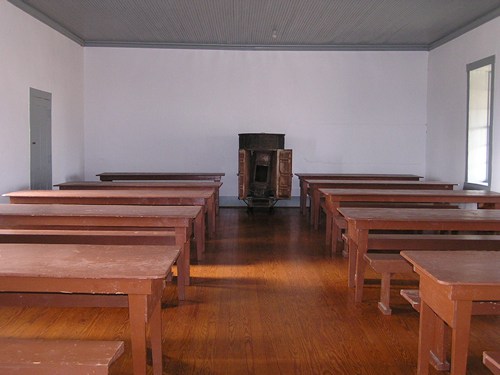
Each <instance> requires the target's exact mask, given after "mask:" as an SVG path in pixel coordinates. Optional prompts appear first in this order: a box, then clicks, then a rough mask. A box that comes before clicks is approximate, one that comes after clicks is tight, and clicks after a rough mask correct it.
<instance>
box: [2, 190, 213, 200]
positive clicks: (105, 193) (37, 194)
mask: <svg viewBox="0 0 500 375" xmlns="http://www.w3.org/2000/svg"><path fill="white" fill-rule="evenodd" d="M213 195H214V191H213V189H209V188H206V189H187V188H186V189H182V190H139V189H137V190H136V189H134V190H99V189H95V190H24V191H15V192H12V193H7V194H3V195H2V196H4V197H10V198H78V199H86V198H87V199H88V198H106V199H113V198H116V199H143V200H155V199H158V200H160V199H162V198H163V199H164V198H193V199H195V198H205V199H208V198H210V197H212V196H213Z"/></svg>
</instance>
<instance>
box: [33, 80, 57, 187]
mask: <svg viewBox="0 0 500 375" xmlns="http://www.w3.org/2000/svg"><path fill="white" fill-rule="evenodd" d="M51 128H52V94H51V93H49V92H45V91H40V90H37V89H34V88H30V188H31V189H32V190H42V189H49V190H50V189H52V130H51Z"/></svg>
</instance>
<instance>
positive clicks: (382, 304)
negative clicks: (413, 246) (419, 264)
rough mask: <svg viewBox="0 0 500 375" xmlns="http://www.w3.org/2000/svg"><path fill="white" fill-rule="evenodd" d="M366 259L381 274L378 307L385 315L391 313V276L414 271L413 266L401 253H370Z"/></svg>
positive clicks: (366, 255)
mask: <svg viewBox="0 0 500 375" xmlns="http://www.w3.org/2000/svg"><path fill="white" fill-rule="evenodd" d="M364 258H365V261H366V262H367V263H368V265H369V266H370V267H372V268H373V270H374V271H375V272H378V273H380V274H381V279H382V280H381V285H380V301H379V303H378V308H379V310H380V311H382V314H384V315H391V313H392V310H391V308H390V299H391V276H392V274H394V273H412V272H413V268H412V266H411V264H410V263H408V262H407V261H406V260H405V259H404V258H403V257H402V256H401V255H399V254H384V253H368V254H365V256H364Z"/></svg>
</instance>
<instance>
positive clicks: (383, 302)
mask: <svg viewBox="0 0 500 375" xmlns="http://www.w3.org/2000/svg"><path fill="white" fill-rule="evenodd" d="M390 299H391V274H390V273H389V272H384V273H382V281H381V285H380V302H379V303H378V308H379V310H380V311H382V314H384V315H391V313H392V310H391V307H390Z"/></svg>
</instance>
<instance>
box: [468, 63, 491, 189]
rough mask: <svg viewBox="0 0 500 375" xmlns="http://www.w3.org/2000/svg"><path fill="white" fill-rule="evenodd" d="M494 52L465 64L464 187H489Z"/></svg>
mask: <svg viewBox="0 0 500 375" xmlns="http://www.w3.org/2000/svg"><path fill="white" fill-rule="evenodd" d="M494 68H495V56H490V57H487V58H485V59H482V60H480V61H476V62H474V63H471V64H468V65H467V78H468V82H467V161H466V175H465V184H464V188H466V189H484V190H489V188H490V184H491V154H492V152H491V134H492V120H493V113H492V102H493V78H494V77H493V75H494Z"/></svg>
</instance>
